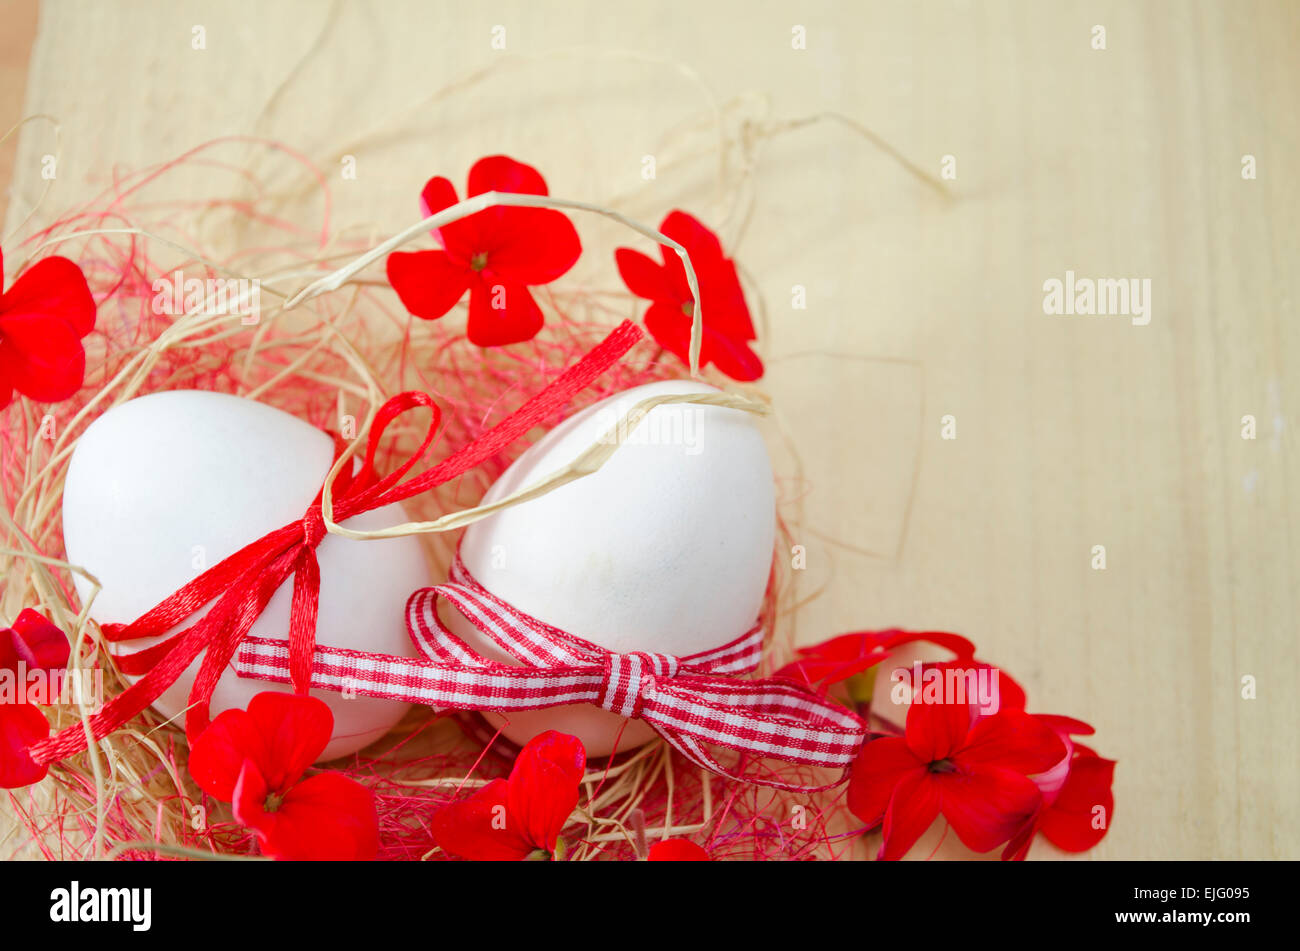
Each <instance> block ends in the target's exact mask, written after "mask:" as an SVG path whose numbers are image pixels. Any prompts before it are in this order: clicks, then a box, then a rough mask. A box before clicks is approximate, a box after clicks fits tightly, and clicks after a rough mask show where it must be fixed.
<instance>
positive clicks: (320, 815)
mask: <svg viewBox="0 0 1300 951" xmlns="http://www.w3.org/2000/svg"><path fill="white" fill-rule="evenodd" d="M333 730H334V714H333V713H331V712H330V708H329V707H328V706H326V705H325V703H324V702H323V701H321V700H318V699H317V698H315V697H308V696H296V695H294V694H288V693H279V692H277V691H266V692H264V693H259V694H258V695H257V696H255V697H254V698H253V699H252V700H251V701H249V704H248V709H247V710H227V711H225V712H224V713H222V714H220V715H219V716H217V718H216V719H214V720H213V721H212V725H211V726H209V727H208V728H207V729H206V730H204V731H203V733H202V734H201V735H200V736H199V738H198V739H197V740H196V741H195V742H194V746H193V748H192V749H191V750H190V775H192V776H193V777H194V781H195V782H196V783H198V784H199V788H201V789H202V790H203V791H204V792H206V793H207V794H208V795H210V796H214V797H216V798H217V799H221V800H223V801H225V802H230V803H233V804H234V807H235V818H236V819H238V820H239V821H240V822H241V823H243V824H244V825H246V826H248V827H249V828H250V829H252V830H253V831H254V832H256V833H257V838H258V841H259V843H260V844H261V847H262V852H263V853H264V854H266V855H269V856H271V857H272V858H277V859H298V860H304V859H305V860H335V861H337V860H352V859H371V858H374V856H375V853H376V852H377V851H378V850H379V819H378V816H377V815H376V813H375V798H374V795H373V794H372V793H371V792H370V790H368V789H367V788H366V787H365V786H362V785H361V784H360V783H358V782H355V781H354V780H351V779H348V778H347V777H346V776H343V775H341V774H339V773H329V772H322V773H316V774H315V775H313V776H310V777H308V778H307V779H303V778H302V777H303V773H305V772H306V770H307V767H309V766H310V765H311V764H312V763H313V762H314V761H315V760H316V757H318V756H320V754H321V751H322V750H324V749H325V746H326V745H327V744H328V743H329V740H330V734H331V733H332V732H333Z"/></svg>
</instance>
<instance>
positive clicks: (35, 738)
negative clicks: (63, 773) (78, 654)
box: [0, 608, 71, 789]
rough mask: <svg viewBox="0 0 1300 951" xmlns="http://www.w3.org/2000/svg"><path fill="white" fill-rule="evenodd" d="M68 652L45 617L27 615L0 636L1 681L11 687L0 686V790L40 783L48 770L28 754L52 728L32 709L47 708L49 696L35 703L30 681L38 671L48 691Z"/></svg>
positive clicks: (30, 612) (64, 640) (53, 686)
mask: <svg viewBox="0 0 1300 951" xmlns="http://www.w3.org/2000/svg"><path fill="white" fill-rule="evenodd" d="M70 653H71V651H70V649H69V647H68V639H67V637H65V636H64V634H63V632H62V631H60V630H59V629H58V628H57V627H55V626H54V625H53V624H51V623H50V622H49V621H48V620H47V619H46V618H45V617H44V616H43V615H41V614H40V613H38V612H36V611H33V610H32V609H31V608H27V609H25V610H24V611H23V612H22V613H21V614H19V615H18V617H17V618H16V619H15V620H14V623H13V627H7V628H5V629H4V630H3V631H0V677H3V678H5V679H6V680H9V681H10V686H11V687H12V691H11V690H10V689H9V688H8V687H6V686H4V685H3V684H2V683H0V787H2V788H5V789H17V788H19V787H21V786H29V785H31V784H32V783H36V782H40V781H41V780H42V779H44V778H45V774H46V773H47V772H49V767H48V766H43V765H41V764H39V763H36V762H35V761H34V760H33V759H32V756H31V752H30V751H31V748H32V745H33V744H35V743H39V742H40V741H41V740H43V739H45V738H46V737H48V736H49V735H50V722H49V721H48V720H47V719H45V714H44V713H42V712H41V711H40V709H39V708H38V707H37V706H36V703H38V702H43V703H49V702H50V701H51V700H52V699H53V698H52V697H51V696H45V697H34V696H32V695H31V693H30V691H29V687H30V686H31V684H30V682H29V680H28V675H29V674H31V673H33V672H35V671H42V672H43V673H44V674H45V675H46V682H47V683H48V684H50V686H51V689H57V686H58V685H57V677H58V675H59V674H60V673H61V672H62V671H63V670H64V669H65V668H66V667H67V666H68V657H69V655H70Z"/></svg>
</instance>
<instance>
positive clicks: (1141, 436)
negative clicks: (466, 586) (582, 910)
mask: <svg viewBox="0 0 1300 951" xmlns="http://www.w3.org/2000/svg"><path fill="white" fill-rule="evenodd" d="M29 6H30V4H26V3H10V4H4V5H3V6H0V9H2V10H3V14H2V16H0V19H3V22H4V28H5V30H6V31H7V30H8V29H9V24H10V23H15V24H21V22H23V17H24V15H23V14H21V13H20V12H17V11H21V10H24V9H26V8H28V7H29ZM196 25H201V26H203V27H204V28H205V39H206V49H203V50H195V49H193V48H192V42H191V41H192V36H193V33H192V28H193V27H194V26H196ZM498 25H500V26H504V27H505V39H506V49H505V50H504V51H502V50H496V49H493V47H492V40H493V28H494V26H498ZM1096 25H1101V26H1104V27H1105V30H1106V49H1105V50H1095V49H1093V48H1092V45H1091V44H1092V39H1093V27H1094V26H1096ZM795 26H803V27H804V28H805V29H806V37H807V43H806V45H807V48H806V49H802V50H799V49H793V48H792V38H793V33H792V29H793V28H794V27H795ZM16 35H17V34H16V33H14V34H10V33H8V32H6V35H5V38H4V41H3V43H2V44H0V50H3V53H2V54H0V55H2V56H3V58H4V60H5V61H3V62H0V69H2V70H3V72H0V77H3V82H4V84H5V90H4V92H5V98H4V99H3V100H0V101H2V102H3V107H4V108H5V109H6V110H10V109H14V108H16V103H15V102H13V101H12V100H13V99H14V98H15V97H14V96H12V95H11V94H10V92H11V84H12V83H14V82H16V78H15V73H16V72H18V71H17V70H15V68H14V66H13V62H14V58H15V57H16V58H18V59H19V61H21V58H22V57H23V56H25V55H26V54H25V48H24V46H23V44H22V43H20V42H16V41H15V40H14V36H16ZM1297 40H1300V5H1297V4H1295V3H1286V2H1279V3H1266V2H1233V3H1229V2H1226V0H1225V2H1190V3H1183V2H1143V3H1133V2H1116V3H1105V2H1033V0H1026V2H996V3H987V4H985V3H973V2H943V3H940V2H935V3H917V4H912V3H895V2H890V3H859V2H854V3H849V2H841V3H828V2H817V0H805V2H803V3H799V4H788V3H767V2H758V3H756V2H743V3H742V2H715V0H685V2H670V3H665V4H659V3H656V4H630V3H629V4H610V3H606V2H600V0H590V2H570V3H544V4H543V3H523V2H497V3H486V4H464V3H442V2H387V3H378V2H375V3H363V2H352V3H341V4H329V3H307V2H298V3H288V2H264V0H248V2H243V0H241V2H233V3H223V4H220V5H215V4H213V5H207V4H197V3H187V2H180V3H166V4H163V3H143V2H136V3H124V2H123V3H93V2H88V0H48V2H46V3H43V4H42V5H41V9H40V22H39V28H38V30H37V31H36V34H35V42H34V47H33V48H32V50H31V63H30V69H29V71H28V72H27V81H26V102H25V106H24V107H23V112H24V113H25V114H33V113H49V114H51V115H53V116H56V117H57V118H58V120H59V121H60V123H61V124H62V134H63V144H62V152H61V156H60V161H59V171H58V177H57V181H56V183H55V186H54V188H53V190H52V192H51V194H50V195H49V197H48V198H47V199H46V203H45V204H44V205H42V206H41V208H40V209H39V210H38V211H37V214H36V217H35V220H36V222H38V223H39V222H43V221H48V220H50V218H51V217H52V216H53V215H56V214H57V213H59V212H60V211H62V210H64V209H66V208H67V207H68V206H70V205H72V204H73V203H75V202H78V201H82V200H85V199H86V198H88V197H89V196H91V195H93V194H94V193H95V192H97V191H98V189H99V188H101V187H102V186H103V184H104V183H105V182H106V181H108V180H109V177H110V175H111V174H112V171H113V169H114V168H115V167H119V168H126V169H131V168H138V167H141V166H143V165H146V164H152V163H155V162H158V161H161V160H163V159H166V158H170V157H172V156H174V155H176V154H178V153H179V152H181V151H182V150H184V149H186V148H188V147H191V146H194V145H197V144H199V143H201V142H203V141H205V140H208V139H211V138H213V137H216V136H221V135H235V134H248V135H261V136H268V137H273V138H275V139H278V140H280V141H282V142H284V143H286V144H287V145H290V146H292V147H293V148H295V149H298V150H300V151H301V152H303V153H304V154H306V155H307V156H308V157H310V158H311V159H312V160H314V161H315V162H316V163H318V164H319V165H320V166H321V167H322V168H323V169H324V170H325V172H326V174H327V175H329V176H331V177H332V179H333V180H334V183H333V185H332V188H333V191H334V197H335V207H334V214H335V222H336V223H337V224H339V225H348V224H366V225H372V226H374V227H377V228H379V229H383V230H388V231H392V230H396V229H397V228H398V227H401V226H404V225H406V224H407V223H409V221H410V220H412V217H413V215H414V214H415V212H416V206H415V195H416V193H417V191H418V189H419V187H420V185H421V184H422V183H423V181H424V179H425V178H426V177H427V176H428V175H430V174H434V173H443V174H447V175H448V176H449V177H451V178H452V179H453V180H454V181H456V182H457V183H458V185H459V183H462V182H463V180H464V174H465V170H466V169H467V167H468V166H469V164H470V163H471V162H472V161H473V159H474V158H476V157H477V156H479V155H482V154H488V153H490V152H495V151H505V152H507V153H510V154H513V155H516V156H517V157H520V158H523V159H525V160H527V161H529V162H530V163H532V164H534V165H536V166H538V167H539V168H540V169H542V170H543V171H544V173H545V174H546V175H547V177H548V180H549V181H550V184H551V189H552V192H553V193H555V194H563V195H566V196H569V197H575V198H581V199H590V200H596V201H602V202H606V203H612V204H614V205H615V206H616V207H618V208H619V209H620V210H623V211H625V212H627V213H629V214H632V215H634V216H636V217H639V218H641V219H642V220H644V221H647V222H650V223H657V222H658V220H659V218H660V217H661V216H662V214H663V213H664V212H666V211H667V210H668V209H669V208H671V207H674V206H683V207H686V208H689V209H691V210H693V211H695V212H696V213H698V214H699V215H700V216H701V217H703V218H704V219H705V220H706V221H710V222H712V223H715V224H718V225H719V226H720V229H721V231H722V234H723V235H724V238H725V239H726V240H727V241H728V242H729V243H731V244H735V245H737V248H736V251H737V255H738V257H739V259H740V260H741V262H742V264H743V265H744V267H745V269H746V270H747V272H748V274H749V276H750V278H751V280H752V288H753V290H754V291H755V294H756V297H757V295H760V294H761V296H762V299H763V300H764V301H765V302H766V314H767V317H766V319H767V324H768V325H767V327H766V329H765V332H764V336H765V339H764V340H763V348H764V355H765V358H766V360H767V362H768V367H769V374H768V377H767V380H766V386H767V388H768V390H769V391H770V392H771V394H772V396H773V397H774V399H775V402H776V406H777V407H778V409H779V411H780V414H781V423H782V426H783V427H784V431H785V432H786V433H788V435H789V439H790V441H791V443H792V444H793V446H794V447H795V448H796V449H797V454H798V458H799V460H801V463H802V466H803V470H802V471H803V482H799V481H798V480H797V478H796V476H797V474H798V470H797V469H796V467H795V463H794V457H793V456H791V455H788V454H786V453H782V454H781V456H780V458H781V464H782V467H783V471H784V472H785V473H786V474H787V475H788V476H789V477H790V478H788V479H787V481H786V482H785V483H784V491H785V493H786V495H787V497H789V498H793V497H795V496H796V495H799V496H800V497H801V501H800V502H799V503H798V504H799V505H801V506H802V517H803V528H802V529H801V531H800V535H801V537H800V538H798V539H797V540H798V541H799V542H800V543H801V544H804V545H805V546H806V547H807V550H808V568H807V571H806V573H805V575H804V576H802V577H801V590H802V591H803V593H804V594H807V595H811V594H813V593H814V592H818V591H820V595H819V596H818V597H816V598H815V599H813V600H811V601H810V603H808V604H807V605H806V607H804V608H803V609H802V610H801V611H800V612H799V614H798V616H797V618H796V619H795V622H796V623H797V631H798V636H799V638H800V639H801V640H803V641H805V642H807V641H812V640H816V639H820V638H822V637H826V636H829V635H831V634H834V633H838V632H842V631H845V630H851V629H856V628H866V627H883V626H888V625H902V626H910V627H916V628H922V627H929V628H943V629H950V630H955V631H960V632H963V633H965V634H966V635H968V636H970V637H972V638H973V639H974V640H975V641H976V642H977V643H978V644H979V645H980V647H981V653H982V654H983V656H985V657H987V658H989V659H992V660H995V661H997V662H1000V663H1002V664H1004V665H1005V666H1006V667H1007V668H1008V669H1009V670H1010V671H1011V672H1012V673H1013V674H1015V675H1017V676H1018V677H1019V679H1021V680H1022V681H1023V682H1024V683H1025V685H1026V686H1027V688H1028V690H1029V693H1030V699H1031V709H1035V710H1039V711H1043V712H1056V713H1068V714H1070V715H1073V716H1077V717H1080V718H1083V719H1086V720H1088V721H1090V722H1092V723H1093V724H1095V725H1096V727H1097V730H1098V735H1097V737H1096V738H1095V745H1096V746H1097V747H1098V748H1099V749H1100V750H1101V751H1102V752H1103V753H1105V754H1107V755H1110V756H1113V757H1115V758H1117V759H1118V760H1119V767H1118V771H1117V774H1116V790H1115V794H1116V800H1117V807H1116V812H1115V815H1114V822H1113V826H1112V830H1111V833H1110V835H1109V836H1108V837H1107V839H1106V840H1105V841H1104V842H1103V844H1102V845H1101V846H1100V847H1099V848H1098V849H1096V850H1095V851H1094V852H1093V853H1091V854H1092V855H1093V856H1096V857H1104V858H1127V857H1134V858H1184V857H1186V858H1237V857H1247V858H1300V817H1298V816H1297V807H1298V800H1300V703H1298V702H1297V688H1298V686H1300V659H1298V651H1297V640H1298V628H1297V620H1298V618H1300V595H1298V594H1297V585H1296V570H1297V568H1298V567H1300V494H1298V493H1297V491H1295V489H1294V487H1293V485H1292V483H1291V481H1290V480H1291V479H1294V478H1296V473H1297V471H1300V456H1298V455H1297V451H1296V448H1295V446H1296V435H1297V433H1296V426H1297V418H1296V409H1297V385H1298V384H1297V381H1296V380H1295V378H1294V377H1293V375H1292V374H1293V372H1294V369H1295V367H1294V364H1295V361H1296V358H1297V356H1300V320H1297V316H1298V315H1297V300H1298V299H1300V282H1298V280H1297V270H1296V264H1297V261H1298V260H1300V241H1298V240H1297V226H1296V218H1297V212H1298V211H1300V202H1298V200H1297V198H1298V195H1297V187H1298V186H1297V180H1298V178H1297V174H1296V173H1297V171H1298V170H1300V165H1298V164H1297V158H1296V151H1297V145H1298V144H1300V119H1298V118H1297V117H1298V116H1300V113H1297V110H1296V107H1295V106H1296V101H1297V93H1298V92H1300V60H1297V58H1296V57H1295V49H1296V45H1297ZM669 61H671V62H674V63H677V64H680V66H681V68H680V69H679V68H676V67H672V66H667V65H664V64H665V63H667V62H669ZM484 70H486V72H485V73H481V72H480V71H484ZM467 79H474V80H475V81H473V82H471V83H467V84H466V85H464V86H462V87H460V88H458V89H456V90H454V91H452V92H450V93H447V94H445V95H441V96H439V95H437V91H438V90H441V89H444V88H445V87H448V86H451V85H452V84H455V83H457V82H459V81H462V80H467ZM830 113H834V114H838V115H840V116H843V117H846V118H847V119H848V120H851V123H852V122H855V123H860V124H862V125H864V126H866V127H869V128H870V129H871V130H873V131H874V132H875V133H877V134H878V135H880V136H881V137H883V138H884V139H885V140H887V141H888V142H889V143H891V144H892V145H893V146H894V147H896V148H897V149H898V150H899V151H900V152H901V153H902V154H903V155H905V156H906V157H907V158H909V159H910V160H912V161H914V162H915V163H917V164H918V165H919V166H920V167H921V168H923V169H924V170H926V171H927V172H928V173H930V174H932V175H937V174H938V173H939V170H940V163H941V161H942V157H943V156H945V155H951V156H953V157H954V158H955V161H956V172H957V177H956V179H955V180H953V181H950V182H948V183H947V185H948V190H949V192H950V197H948V198H945V197H943V196H942V195H940V194H938V193H937V192H936V191H935V190H933V189H931V188H929V187H928V186H926V185H924V184H922V183H920V182H919V181H918V180H917V179H916V178H915V177H913V176H912V175H910V174H909V173H908V172H907V171H905V170H904V169H903V168H902V167H901V166H900V165H899V164H898V163H897V162H896V161H894V160H893V159H892V158H891V157H889V156H888V155H887V154H885V153H884V152H882V151H881V150H880V149H878V148H876V147H875V146H874V145H873V144H872V143H871V142H869V141H868V140H867V139H865V138H863V137H862V136H861V135H859V134H857V133H856V132H855V131H854V128H853V126H852V125H851V123H845V122H842V121H840V120H838V119H834V118H822V119H819V120H816V121H812V122H810V123H808V124H806V125H799V126H797V127H795V128H792V129H789V130H787V131H784V132H781V133H780V134H775V135H770V136H766V137H765V136H764V135H763V134H762V133H763V131H764V130H766V131H768V132H775V131H777V130H776V128H775V126H774V125H773V124H774V123H780V122H782V121H784V120H798V119H803V118H809V117H814V116H819V115H825V114H830ZM18 118H19V113H17V112H13V113H8V114H5V115H3V116H0V126H2V127H5V128H7V127H8V125H9V124H10V123H11V120H12V121H16V120H17V119H18ZM742 136H747V137H748V141H749V142H750V144H751V146H752V148H750V149H749V150H747V151H746V152H744V154H743V155H742V153H741V152H740V151H738V150H737V149H736V148H734V147H732V148H730V149H728V150H727V152H726V158H727V161H726V163H725V164H723V163H721V162H720V160H719V142H720V141H722V140H727V141H731V140H734V139H736V138H739V137H742ZM50 149H51V140H50V132H49V129H48V128H46V127H43V126H42V127H37V126H32V127H29V128H28V129H27V130H25V131H24V134H23V138H22V141H21V144H20V145H19V146H18V148H17V152H16V156H15V159H14V161H15V165H14V168H13V178H12V193H11V197H10V205H9V211H8V219H7V220H8V222H9V226H10V227H13V226H14V225H16V224H17V222H18V221H19V220H21V218H22V217H23V216H25V215H26V214H27V213H28V211H30V209H31V207H32V205H33V203H34V202H35V201H36V199H37V198H38V196H39V195H40V192H41V187H42V184H43V183H42V181H41V178H40V157H41V156H42V155H43V154H45V153H47V152H49V151H50ZM227 154H228V155H229V154H230V153H227ZM1247 154H1249V155H1253V156H1255V159H1256V163H1257V169H1258V173H1257V174H1258V177H1257V178H1256V179H1254V180H1248V179H1244V178H1243V176H1242V157H1243V155H1247ZM344 155H353V156H355V158H356V160H357V171H358V174H357V179H356V180H355V181H344V180H343V179H342V176H341V175H340V173H339V169H340V161H341V159H342V157H343V156H344ZM646 155H651V156H654V157H655V159H656V171H657V175H656V178H655V179H654V180H653V181H645V180H643V179H642V174H641V173H642V161H643V156H646ZM249 156H250V158H249V161H250V162H252V163H255V169H256V171H257V172H258V173H259V174H263V175H272V176H274V175H275V174H277V173H278V171H279V170H280V168H281V166H277V165H276V164H275V163H274V162H272V161H271V160H269V159H267V158H266V156H265V155H264V154H263V153H261V152H256V153H254V152H253V151H251V150H250V152H249ZM744 163H747V165H746V164H744ZM284 168H285V169H287V168H288V166H287V165H286V166H284ZM208 174H209V176H210V177H214V176H215V173H208ZM286 174H288V172H286ZM223 181H224V179H223ZM209 184H210V183H208V182H205V181H204V180H203V175H202V174H198V175H197V177H196V178H194V179H192V180H188V181H187V186H188V187H192V188H193V189H194V190H195V194H196V195H205V194H206V191H204V189H205V188H207V187H208V185H209ZM750 197H752V199H753V201H752V207H750V206H749V205H748V201H749V198H750ZM746 208H749V211H748V213H746V212H745V209H746ZM289 211H295V209H289ZM296 211H298V212H300V213H302V214H304V215H310V214H319V204H318V203H314V199H313V198H311V197H310V196H307V197H304V198H303V201H302V206H301V208H299V209H296ZM578 224H579V227H580V229H582V231H583V237H584V242H585V243H586V244H587V245H588V246H589V247H593V248H598V247H599V248H605V249H611V248H612V247H613V246H614V244H615V242H620V243H625V242H626V235H625V234H624V233H621V232H619V231H617V230H615V229H612V228H609V229H605V228H604V225H603V223H601V222H598V221H595V220H592V219H582V220H580V221H579V222H578ZM20 237H21V236H20ZM10 240H11V241H14V240H17V238H14V239H10ZM581 267H582V268H583V272H582V274H581V275H579V276H578V277H580V278H581V279H584V280H590V281H593V282H597V283H603V284H604V286H608V287H609V288H611V289H614V288H617V287H618V286H619V282H618V278H617V275H616V273H615V271H614V268H613V266H612V260H611V259H608V258H605V257H602V256H601V255H589V256H588V259H586V260H584V263H583V265H582V266H581ZM1067 269H1072V270H1074V271H1075V272H1076V273H1077V274H1079V275H1080V276H1090V277H1114V278H1121V277H1139V278H1150V280H1151V282H1152V317H1151V322H1150V324H1149V325H1148V326H1133V325H1132V324H1131V322H1130V321H1128V320H1127V319H1123V318H1102V317H1049V316H1045V315H1044V314H1043V310H1042V296H1043V291H1042V285H1043V282H1044V281H1045V280H1048V279H1050V278H1053V277H1056V278H1063V277H1064V274H1065V271H1066V270H1067ZM575 279H577V278H575ZM795 285H800V286H802V287H803V288H805V289H806V297H807V306H806V308H804V309H797V308H795V307H793V306H792V302H793V298H792V288H793V287H794V286H795ZM1248 414H1249V415H1253V416H1254V417H1255V419H1256V420H1257V426H1258V436H1257V438H1256V439H1254V440H1245V439H1243V438H1242V435H1241V431H1242V417H1243V416H1245V415H1248ZM945 415H952V416H953V417H954V418H955V421H956V427H957V438H956V439H954V440H943V439H941V438H940V429H941V418H942V417H943V416H945ZM780 432H781V431H780V430H774V433H773V437H774V444H779V443H780V441H781V439H780ZM1095 545H1104V546H1105V550H1106V559H1107V564H1106V568H1105V570H1094V569H1093V568H1092V566H1091V564H1092V558H1093V555H1092V549H1093V546H1095ZM1247 676H1249V677H1253V678H1256V681H1257V691H1258V693H1257V698H1256V699H1253V700H1248V699H1243V697H1242V678H1243V677H1247ZM1049 851H1050V850H1047V849H1038V850H1037V854H1038V855H1039V856H1040V857H1041V856H1046V855H1048V854H1049Z"/></svg>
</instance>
